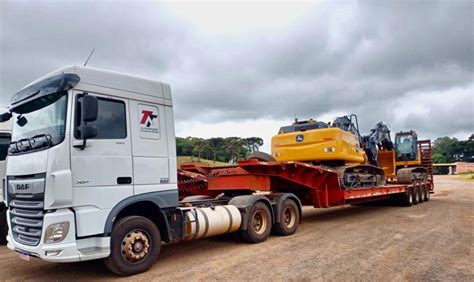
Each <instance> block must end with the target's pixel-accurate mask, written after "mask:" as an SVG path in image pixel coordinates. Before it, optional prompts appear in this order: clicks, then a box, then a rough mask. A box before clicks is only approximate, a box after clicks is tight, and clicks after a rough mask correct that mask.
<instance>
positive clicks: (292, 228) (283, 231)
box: [273, 199, 300, 236]
mask: <svg viewBox="0 0 474 282" xmlns="http://www.w3.org/2000/svg"><path fill="white" fill-rule="evenodd" d="M299 222H300V213H299V209H298V205H297V204H296V203H295V201H293V200H292V199H286V200H285V201H284V202H283V204H282V205H281V209H280V222H278V223H275V224H274V225H273V231H274V232H275V233H276V234H278V235H281V236H288V235H293V234H295V232H296V230H297V229H298V224H299Z"/></svg>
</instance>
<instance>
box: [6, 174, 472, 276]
mask: <svg viewBox="0 0 474 282" xmlns="http://www.w3.org/2000/svg"><path fill="white" fill-rule="evenodd" d="M435 182H436V191H437V193H436V194H435V195H432V197H431V200H430V201H429V202H426V203H423V204H420V205H417V206H413V207H411V208H403V207H395V206H368V207H351V206H349V207H344V208H332V209H326V210H316V209H312V208H308V209H305V211H304V216H303V223H302V224H301V225H300V228H299V230H298V232H297V233H296V234H295V235H294V236H292V237H274V236H273V237H271V238H270V239H269V240H268V241H266V242H265V243H262V244H257V245H248V244H244V243H240V242H238V241H236V240H233V238H231V237H229V236H227V237H219V238H213V239H207V240H198V241H194V242H189V243H183V244H178V245H170V246H165V247H164V248H163V250H162V253H161V255H160V259H159V261H158V262H157V263H156V264H155V265H154V266H153V268H152V269H151V270H150V271H148V272H147V273H144V274H140V275H136V276H134V277H131V278H120V279H126V280H142V281H144V280H147V281H148V280H150V279H160V280H177V279H178V280H183V279H185V280H189V279H190V280H229V279H230V280H257V279H259V280H260V279H263V280H270V279H271V280H274V279H279V280H282V279H285V280H286V279H293V280H366V279H369V280H456V281H460V280H465V281H474V267H473V266H474V264H473V262H474V253H473V249H474V228H473V227H474V182H464V181H462V180H459V179H457V178H455V177H449V176H443V177H437V178H435ZM0 260H1V261H0V279H1V280H3V279H14V280H16V279H18V280H24V279H35V280H37V279H41V280H65V279H74V280H78V279H83V280H91V279H93V280H99V279H109V280H110V279H116V278H117V277H116V276H114V275H112V274H110V273H109V272H108V271H107V270H106V269H105V267H104V266H103V264H102V263H101V262H100V261H95V262H83V263H71V264H54V263H47V262H42V261H39V260H32V261H30V262H23V261H20V260H19V259H18V257H17V255H16V254H15V253H13V252H10V251H9V250H7V249H6V248H5V247H1V248H0Z"/></svg>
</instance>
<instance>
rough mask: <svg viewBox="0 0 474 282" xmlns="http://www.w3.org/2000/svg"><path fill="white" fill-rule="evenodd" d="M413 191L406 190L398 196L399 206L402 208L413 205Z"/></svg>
mask: <svg viewBox="0 0 474 282" xmlns="http://www.w3.org/2000/svg"><path fill="white" fill-rule="evenodd" d="M413 198H414V197H413V189H412V188H411V187H409V188H407V191H406V192H405V193H403V194H401V195H400V198H399V199H400V204H401V205H402V206H404V207H411V206H412V205H413Z"/></svg>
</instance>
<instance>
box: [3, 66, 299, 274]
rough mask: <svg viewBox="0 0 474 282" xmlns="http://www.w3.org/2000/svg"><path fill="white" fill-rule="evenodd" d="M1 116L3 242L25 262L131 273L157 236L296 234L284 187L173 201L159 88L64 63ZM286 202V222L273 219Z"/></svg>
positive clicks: (154, 247) (295, 209) (166, 116)
mask: <svg viewBox="0 0 474 282" xmlns="http://www.w3.org/2000/svg"><path fill="white" fill-rule="evenodd" d="M10 119H13V120H14V126H13V133H12V142H11V145H10V147H9V152H8V164H7V169H6V186H5V187H6V188H5V189H4V191H3V194H4V198H5V199H6V203H7V205H8V213H7V215H8V224H9V227H10V228H9V234H8V247H9V248H10V249H11V250H15V251H16V252H18V253H19V254H20V257H21V258H23V259H26V260H29V258H30V257H36V258H40V259H42V260H46V261H53V262H74V261H85V260H92V259H105V263H106V265H107V267H108V268H109V269H110V270H111V271H113V272H115V273H117V274H119V275H132V274H135V273H139V272H143V271H146V270H147V269H148V268H150V267H151V266H152V264H153V263H154V262H155V261H156V260H157V257H158V254H159V252H160V247H161V245H162V242H167V243H175V242H179V241H182V240H192V239H198V238H203V237H208V236H213V235H219V234H224V233H230V232H236V231H239V232H240V233H241V235H242V237H243V238H244V239H245V240H246V241H249V242H254V243H257V242H262V241H264V240H266V238H267V237H268V236H269V234H270V231H271V229H272V228H280V229H282V228H283V229H285V228H286V229H285V230H286V231H285V232H284V234H285V235H291V234H293V233H294V232H296V227H297V225H298V222H299V216H300V212H301V204H300V202H299V200H298V198H297V197H296V196H295V195H293V194H291V193H279V194H275V195H254V194H252V192H250V191H249V192H247V194H246V195H242V194H240V195H231V196H230V195H222V196H221V197H217V198H213V199H211V198H207V197H204V196H203V197H200V196H197V197H192V198H188V199H185V201H183V202H179V200H178V187H177V169H176V167H177V164H176V146H175V133H174V120H173V104H172V99H171V90H170V86H169V85H168V84H165V83H161V82H156V81H151V80H147V79H142V78H137V77H133V76H129V75H124V74H120V73H116V72H111V71H104V70H98V69H93V68H85V67H79V66H70V67H65V68H62V69H59V70H57V71H55V72H52V73H50V74H48V75H46V76H44V77H41V78H39V79H37V80H35V81H34V82H32V83H31V84H29V85H27V86H26V87H24V88H23V89H21V90H20V91H19V92H18V93H16V94H15V95H14V96H13V97H12V99H11V104H10V106H9V110H8V111H7V112H5V113H3V114H1V115H0V120H1V121H8V120H10ZM289 204H290V208H291V210H292V213H291V216H293V217H294V218H292V220H289V221H283V220H280V218H282V216H281V214H283V213H285V212H287V213H288V209H289V208H288V205H289ZM282 206H284V207H287V208H286V209H284V208H281V207H282ZM295 217H296V218H295ZM280 231H281V230H280Z"/></svg>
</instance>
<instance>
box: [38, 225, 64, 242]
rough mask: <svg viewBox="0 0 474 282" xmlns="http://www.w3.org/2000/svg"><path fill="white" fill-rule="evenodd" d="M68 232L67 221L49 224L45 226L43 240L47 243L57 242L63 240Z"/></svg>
mask: <svg viewBox="0 0 474 282" xmlns="http://www.w3.org/2000/svg"><path fill="white" fill-rule="evenodd" d="M68 232H69V222H60V223H55V224H51V225H50V226H48V228H46V234H45V237H44V242H45V243H46V244H48V243H59V242H61V241H62V240H64V239H65V238H66V236H67V233H68Z"/></svg>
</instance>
